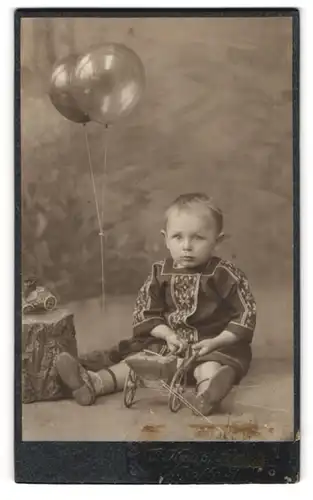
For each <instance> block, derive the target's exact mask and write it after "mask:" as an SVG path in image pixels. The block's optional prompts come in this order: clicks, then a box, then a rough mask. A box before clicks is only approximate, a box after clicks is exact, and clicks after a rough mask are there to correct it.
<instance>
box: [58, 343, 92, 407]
mask: <svg viewBox="0 0 313 500" xmlns="http://www.w3.org/2000/svg"><path fill="white" fill-rule="evenodd" d="M55 367H56V370H57V372H58V374H59V376H60V378H61V380H62V382H63V383H64V384H65V385H66V386H67V387H68V388H69V389H70V390H71V391H72V395H73V397H74V399H75V400H76V402H77V403H78V404H79V405H81V406H88V405H92V404H93V403H94V402H95V399H96V393H95V388H94V385H93V383H92V380H91V377H90V375H89V373H88V371H87V370H86V369H85V368H84V367H83V366H82V365H81V364H80V363H79V362H78V361H77V359H75V358H74V357H73V356H71V355H70V354H69V353H67V352H62V353H61V354H59V355H58V356H57V358H56V362H55Z"/></svg>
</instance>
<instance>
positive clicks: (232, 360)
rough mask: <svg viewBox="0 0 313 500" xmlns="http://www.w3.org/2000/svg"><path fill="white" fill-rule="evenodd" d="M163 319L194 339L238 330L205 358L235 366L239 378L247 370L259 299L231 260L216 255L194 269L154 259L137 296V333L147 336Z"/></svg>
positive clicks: (170, 325)
mask: <svg viewBox="0 0 313 500" xmlns="http://www.w3.org/2000/svg"><path fill="white" fill-rule="evenodd" d="M161 324H165V325H168V326H169V327H170V328H171V329H172V330H174V332H175V333H176V334H177V335H178V336H181V337H183V338H184V339H186V340H187V341H188V342H189V343H195V342H198V341H200V340H203V339H207V338H213V337H216V336H217V335H219V334H220V333H221V332H222V331H223V330H228V331H230V332H233V333H234V334H235V335H236V336H237V337H238V343H236V344H235V345H233V346H231V347H225V348H223V349H219V350H218V351H214V352H212V353H211V354H208V355H206V356H205V357H203V358H201V361H204V360H211V361H218V362H220V363H221V364H223V365H229V366H232V367H233V368H234V369H235V371H236V374H237V381H239V380H240V379H241V378H242V377H243V376H244V375H245V374H246V373H247V371H248V368H249V365H250V361H251V346H250V344H251V341H252V337H253V332H254V329H255V325H256V304H255V300H254V297H253V295H252V293H251V290H250V287H249V284H248V281H247V278H246V276H245V275H244V273H243V272H242V271H240V270H239V269H237V268H236V267H235V266H234V265H233V264H232V263H230V262H228V261H225V260H221V259H219V258H218V257H213V258H211V259H210V261H209V263H208V264H206V265H205V266H202V268H194V269H187V268H184V269H178V268H175V266H174V264H173V261H172V259H166V260H165V261H162V262H156V263H155V264H153V266H152V270H151V273H150V275H149V277H148V278H147V280H146V282H145V283H144V285H143V286H142V287H141V289H140V291H139V294H138V297H137V301H136V305H135V311H134V322H133V334H134V337H139V338H147V337H149V336H150V335H149V334H150V332H151V330H152V329H153V328H154V327H156V326H158V325H161Z"/></svg>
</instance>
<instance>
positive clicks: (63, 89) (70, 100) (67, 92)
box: [49, 54, 90, 123]
mask: <svg viewBox="0 0 313 500" xmlns="http://www.w3.org/2000/svg"><path fill="white" fill-rule="evenodd" d="M77 57H78V56H76V55H73V54H72V55H69V56H67V57H65V58H63V59H61V60H60V61H58V62H57V63H56V64H55V65H54V67H53V69H52V74H51V78H50V90H49V97H50V100H51V102H52V104H53V105H54V106H55V108H56V109H57V110H58V111H59V112H60V113H61V115H63V116H65V118H67V119H68V120H71V121H72V122H76V123H86V122H89V121H90V118H89V116H88V114H86V113H84V112H83V111H82V110H81V109H80V108H79V106H78V104H77V102H76V100H75V98H74V97H73V94H72V83H71V82H72V74H73V70H74V68H75V65H76V62H77Z"/></svg>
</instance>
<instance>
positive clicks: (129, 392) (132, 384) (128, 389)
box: [124, 369, 138, 408]
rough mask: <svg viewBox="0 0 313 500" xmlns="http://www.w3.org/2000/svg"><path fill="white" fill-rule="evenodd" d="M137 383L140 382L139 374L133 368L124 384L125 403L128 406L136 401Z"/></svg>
mask: <svg viewBox="0 0 313 500" xmlns="http://www.w3.org/2000/svg"><path fill="white" fill-rule="evenodd" d="M137 384H138V380H137V376H136V374H135V372H134V371H133V370H132V369H130V370H129V372H128V375H127V377H126V380H125V385H124V405H125V406H126V408H130V407H131V405H132V404H133V402H134V397H135V394H136V389H137Z"/></svg>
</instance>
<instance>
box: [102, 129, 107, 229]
mask: <svg viewBox="0 0 313 500" xmlns="http://www.w3.org/2000/svg"><path fill="white" fill-rule="evenodd" d="M107 153H108V125H105V129H104V161H103V179H102V193H101V220H102V227H103V226H104V191H105V175H106V170H107Z"/></svg>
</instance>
